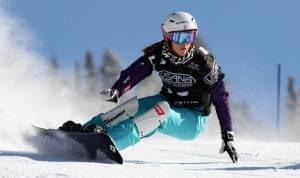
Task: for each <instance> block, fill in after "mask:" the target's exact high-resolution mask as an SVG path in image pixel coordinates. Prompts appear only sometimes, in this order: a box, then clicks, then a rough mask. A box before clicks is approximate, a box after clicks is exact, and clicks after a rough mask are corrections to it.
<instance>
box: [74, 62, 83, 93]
mask: <svg viewBox="0 0 300 178" xmlns="http://www.w3.org/2000/svg"><path fill="white" fill-rule="evenodd" d="M74 73H75V82H74V84H75V87H76V88H77V89H81V87H82V86H81V85H82V77H83V75H82V69H81V65H80V62H79V61H78V60H76V61H75V63H74Z"/></svg>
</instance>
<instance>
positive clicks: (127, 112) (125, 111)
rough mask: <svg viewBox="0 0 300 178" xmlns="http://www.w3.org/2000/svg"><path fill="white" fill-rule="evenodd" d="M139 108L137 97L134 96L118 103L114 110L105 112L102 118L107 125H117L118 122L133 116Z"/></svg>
mask: <svg viewBox="0 0 300 178" xmlns="http://www.w3.org/2000/svg"><path fill="white" fill-rule="evenodd" d="M138 109H139V104H138V99H137V97H136V96H135V97H133V98H131V99H129V100H127V101H125V102H124V103H122V104H120V105H118V106H117V107H115V108H113V109H112V110H110V111H108V112H106V113H104V114H103V115H102V116H101V118H102V121H103V122H104V123H105V124H106V126H107V127H111V126H113V125H116V124H117V123H119V122H121V121H123V120H126V119H128V118H130V117H133V116H134V115H135V114H136V112H137V111H138Z"/></svg>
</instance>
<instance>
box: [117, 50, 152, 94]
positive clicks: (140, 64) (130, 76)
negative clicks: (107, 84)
mask: <svg viewBox="0 0 300 178" xmlns="http://www.w3.org/2000/svg"><path fill="white" fill-rule="evenodd" d="M152 71H153V64H152V61H151V57H148V56H145V55H144V56H141V57H140V58H138V59H137V60H136V61H135V62H134V63H132V64H131V65H130V66H129V67H128V68H127V69H125V70H123V71H121V75H120V78H119V79H118V80H117V81H116V82H115V84H114V85H113V86H112V89H117V90H118V91H119V97H120V96H122V95H123V94H124V93H125V92H127V91H128V90H130V89H131V88H132V87H134V86H135V85H136V84H137V83H139V82H140V81H141V80H143V79H144V78H146V77H147V76H149V75H151V74H152Z"/></svg>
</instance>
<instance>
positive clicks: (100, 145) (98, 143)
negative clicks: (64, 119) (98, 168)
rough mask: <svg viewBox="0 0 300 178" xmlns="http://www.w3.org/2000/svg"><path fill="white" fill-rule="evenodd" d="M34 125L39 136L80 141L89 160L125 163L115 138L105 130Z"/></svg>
mask: <svg viewBox="0 0 300 178" xmlns="http://www.w3.org/2000/svg"><path fill="white" fill-rule="evenodd" d="M32 127H33V128H34V130H35V131H36V133H37V134H38V135H39V136H42V137H49V138H51V139H52V140H54V141H57V143H61V142H67V141H69V140H70V139H71V140H73V141H75V142H78V143H79V144H81V145H82V146H83V148H84V149H85V151H86V153H87V156H88V159H89V160H93V161H97V162H110V163H117V164H123V158H122V156H121V154H120V152H119V151H118V149H117V147H116V146H115V144H114V142H113V140H112V139H111V137H110V136H109V135H107V134H106V133H104V132H100V133H98V132H97V133H80V132H64V131H61V130H58V129H45V128H41V127H37V126H32Z"/></svg>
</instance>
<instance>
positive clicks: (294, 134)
mask: <svg viewBox="0 0 300 178" xmlns="http://www.w3.org/2000/svg"><path fill="white" fill-rule="evenodd" d="M287 89H288V99H287V110H288V115H287V132H288V134H289V138H290V139H297V140H300V138H299V135H300V116H299V115H300V110H299V97H298V93H297V89H296V82H295V78H294V77H292V76H289V77H288V88H287Z"/></svg>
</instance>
